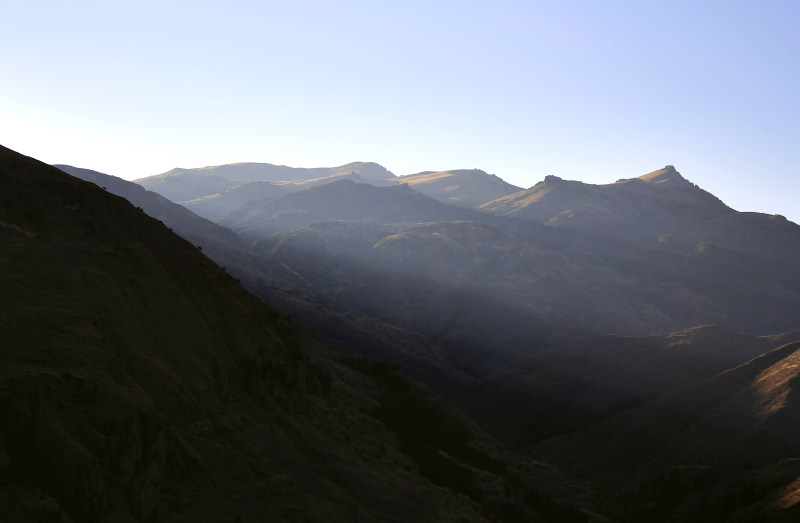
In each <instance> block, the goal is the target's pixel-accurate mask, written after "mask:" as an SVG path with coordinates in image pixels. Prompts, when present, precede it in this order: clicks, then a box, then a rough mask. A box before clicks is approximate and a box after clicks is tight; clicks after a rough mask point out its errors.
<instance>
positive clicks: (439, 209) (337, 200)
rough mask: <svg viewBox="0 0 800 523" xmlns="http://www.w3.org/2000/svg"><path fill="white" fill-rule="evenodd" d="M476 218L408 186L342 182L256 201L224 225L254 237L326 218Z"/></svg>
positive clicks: (406, 221)
mask: <svg viewBox="0 0 800 523" xmlns="http://www.w3.org/2000/svg"><path fill="white" fill-rule="evenodd" d="M477 216H479V215H478V213H476V212H474V211H469V210H467V209H459V208H455V207H452V206H449V205H445V204H443V203H440V202H438V201H436V200H434V199H432V198H429V197H427V196H424V195H422V194H420V193H418V192H416V191H414V190H412V189H410V188H409V187H408V186H407V185H401V186H398V187H374V186H372V185H369V184H364V183H355V182H353V181H350V180H341V181H338V182H333V183H329V184H325V185H321V186H318V187H313V188H310V189H306V190H303V191H298V192H294V193H291V194H287V195H285V196H282V197H280V198H275V199H273V200H270V201H267V202H251V203H250V204H247V205H245V206H243V207H240V208H238V209H235V210H233V211H231V212H229V213H228V214H226V215H225V216H224V217H223V218H222V219H221V220H220V221H219V223H220V224H221V225H224V226H226V227H229V228H231V229H233V230H234V231H236V232H237V233H239V234H240V235H241V236H242V237H244V238H246V239H251V240H254V239H257V238H262V237H264V236H267V235H269V234H273V233H276V232H283V231H287V230H291V229H298V228H301V227H305V226H307V225H310V224H312V223H315V222H320V221H325V220H346V221H354V222H367V221H371V222H376V223H383V224H416V223H425V222H434V221H445V220H447V221H450V220H464V219H470V218H473V217H477Z"/></svg>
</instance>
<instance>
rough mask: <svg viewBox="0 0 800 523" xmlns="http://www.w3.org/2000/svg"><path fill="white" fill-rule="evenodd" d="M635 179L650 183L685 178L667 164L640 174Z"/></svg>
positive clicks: (684, 179) (682, 179)
mask: <svg viewBox="0 0 800 523" xmlns="http://www.w3.org/2000/svg"><path fill="white" fill-rule="evenodd" d="M636 179H638V180H642V181H645V182H650V183H664V182H668V181H683V182H685V181H686V178H684V177H683V176H681V173H679V172H678V171H677V170H676V169H675V167H674V166H672V165H667V166H665V167H664V168H663V169H659V170H657V171H653V172H651V173H647V174H643V175H642V176H639V177H638V178H636Z"/></svg>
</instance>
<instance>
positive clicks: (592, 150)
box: [0, 0, 800, 222]
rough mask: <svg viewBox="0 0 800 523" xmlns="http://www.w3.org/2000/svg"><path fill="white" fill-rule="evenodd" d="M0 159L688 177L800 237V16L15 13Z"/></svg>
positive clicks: (357, 9) (551, 5) (193, 5)
mask: <svg viewBox="0 0 800 523" xmlns="http://www.w3.org/2000/svg"><path fill="white" fill-rule="evenodd" d="M4 3H5V5H4V7H3V13H4V23H3V31H2V32H0V46H1V47H0V49H2V52H0V79H1V81H0V143H1V144H3V145H5V146H7V147H10V148H12V149H15V150H17V151H19V152H22V153H24V154H27V155H29V156H34V157H36V158H39V159H41V160H43V161H46V162H49V163H69V164H72V165H76V166H79V167H86V168H90V169H95V170H99V171H102V172H106V173H108V174H113V175H117V176H120V177H123V178H127V179H133V178H138V177H143V176H149V175H152V174H157V173H160V172H164V171H166V170H168V169H170V168H172V167H177V166H180V167H200V166H205V165H214V164H221V163H231V162H241V161H261V162H269V163H278V164H287V165H292V166H301V167H314V166H333V165H340V164H343V163H347V162H351V161H375V162H378V163H381V164H382V165H384V166H385V167H387V168H388V169H389V170H391V171H392V172H394V173H395V174H409V173H413V172H418V171H422V170H442V169H455V168H475V167H477V168H481V169H483V170H486V171H488V172H490V173H494V174H497V175H498V176H500V177H502V178H504V179H506V180H507V181H509V182H511V183H514V184H516V185H520V186H523V187H528V186H530V185H533V184H534V183H536V182H537V181H539V180H541V179H543V178H544V176H545V175H547V174H554V175H557V176H560V177H562V178H567V179H576V180H582V181H585V182H589V183H609V182H613V181H615V180H617V179H619V178H630V177H634V176H638V175H640V174H644V173H646V172H649V171H652V170H655V169H658V168H661V167H663V166H664V165H666V164H674V165H675V166H676V167H677V168H678V170H679V171H681V173H682V174H683V175H684V176H685V177H687V178H688V179H690V180H691V181H693V182H695V183H697V184H698V185H700V186H701V187H703V188H705V189H707V190H709V191H711V192H713V193H714V194H716V195H717V196H719V197H721V198H722V199H723V200H724V201H725V202H726V203H728V204H729V205H731V206H733V207H734V208H736V209H738V210H747V211H750V210H753V211H762V212H769V213H779V214H784V215H785V216H787V217H789V218H790V219H792V220H793V221H795V222H798V221H800V209H798V206H797V195H798V194H800V167H799V166H800V2H796V1H788V0H787V1H763V2H755V1H747V2H744V1H741V2H737V1H719V2H710V1H709V2H697V1H692V2H677V1H671V2H666V1H632V2H619V1H618V2H614V1H608V2H595V1H585V2H569V1H551V2H537V1H501V0H496V1H481V2H475V1H464V0H459V1H450V0H448V1H437V0H427V1H424V2H417V1H408V0H406V1H399V0H398V1H391V2H390V1H381V0H370V1H346V0H340V1H333V0H332V1H327V2H320V1H302V0H293V1H288V0H287V1H280V2H277V1H272V2H271V1H243V0H235V1H227V2H222V1H220V2H208V1H196V0H195V1H191V2H189V1H187V2H183V1H173V2H169V1H164V2H150V1H114V0H106V1H102V2H80V1H77V2H63V1H49V2H39V1H35V0H28V1H25V2H22V1H19V2H4Z"/></svg>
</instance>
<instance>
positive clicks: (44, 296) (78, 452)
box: [0, 148, 568, 521]
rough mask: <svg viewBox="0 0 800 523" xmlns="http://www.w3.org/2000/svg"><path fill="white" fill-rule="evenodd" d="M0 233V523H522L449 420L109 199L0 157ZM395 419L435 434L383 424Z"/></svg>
mask: <svg viewBox="0 0 800 523" xmlns="http://www.w3.org/2000/svg"><path fill="white" fill-rule="evenodd" d="M0 238H2V242H3V246H4V249H3V253H2V256H0V271H1V272H0V274H2V280H3V281H2V288H3V293H2V294H1V295H0V299H1V300H2V308H0V310H1V311H2V313H0V331H2V332H3V339H2V343H0V363H2V364H0V517H2V519H3V520H8V521H31V520H36V521H45V520H47V521H70V520H71V521H133V520H139V521H145V520H147V521H155V520H169V521H220V520H221V521H234V520H241V521H265V520H266V521H297V520H317V521H322V520H324V521H352V520H354V519H358V520H369V521H398V520H400V521H462V520H467V521H483V520H485V519H486V518H496V517H498V516H497V514H498V512H496V510H499V509H498V507H506V509H502V510H510V509H511V508H513V509H514V511H513V513H514V514H517V515H518V516H519V517H522V518H528V519H533V520H536V519H537V518H536V515H535V513H534V509H535V507H533V506H531V505H520V506H517V505H514V506H513V507H509V506H507V505H508V502H504V501H503V495H502V488H503V487H502V486H503V484H504V482H505V481H507V478H504V475H505V474H511V473H512V469H511V468H506V467H509V466H511V465H510V464H511V462H510V461H504V460H503V458H502V455H501V454H500V453H498V451H497V450H492V445H493V443H492V442H491V440H490V439H488V438H487V437H486V436H484V435H481V433H480V432H479V431H477V430H476V429H474V428H472V427H471V425H470V424H469V422H468V421H466V420H465V419H463V416H460V415H459V414H458V413H456V412H453V411H452V410H448V407H446V405H444V404H442V403H441V402H439V401H438V400H435V399H433V398H431V397H430V395H429V394H427V393H426V392H425V391H424V390H422V389H420V388H419V387H417V386H416V385H414V384H413V383H410V382H408V381H407V380H404V379H403V378H402V377H400V376H395V377H392V376H391V373H389V374H387V372H386V371H380V372H377V371H375V369H372V368H370V367H369V366H367V367H366V368H360V367H359V365H361V364H359V363H357V362H358V361H360V360H353V358H352V357H351V356H347V355H346V354H343V353H340V352H338V351H334V350H332V349H330V348H328V347H326V346H325V345H323V344H322V343H321V342H320V341H319V340H318V339H317V338H315V337H314V336H311V335H310V334H309V333H307V332H305V331H303V330H301V329H299V328H298V327H296V326H295V325H294V324H293V323H292V322H291V321H290V320H289V319H288V318H287V317H286V316H284V315H283V314H281V313H278V312H277V311H275V310H274V309H272V308H270V307H269V306H267V305H266V304H264V303H263V302H262V301H261V300H259V299H257V298H255V297H254V296H252V295H251V294H249V293H247V292H245V291H244V290H243V289H242V288H241V287H240V286H239V285H238V284H237V283H236V282H235V280H233V278H232V277H230V276H229V275H227V274H226V273H225V272H224V271H223V270H221V269H220V268H219V267H217V266H216V265H214V264H213V263H212V262H211V261H209V260H208V259H207V258H205V257H203V256H201V255H200V253H199V252H198V251H197V249H196V248H195V247H194V246H192V245H191V244H189V243H188V242H185V241H183V240H181V239H179V238H177V237H176V236H175V235H174V234H172V233H171V232H170V231H169V230H168V229H167V228H166V227H165V226H164V225H162V224H161V223H159V222H158V221H156V220H153V219H151V218H149V217H147V216H146V215H144V213H142V212H141V211H139V210H137V209H135V208H133V207H132V206H131V205H130V204H129V203H128V202H127V201H125V200H123V199H122V198H119V197H116V196H113V195H111V194H109V193H108V192H106V191H104V190H102V189H101V188H99V187H97V186H95V185H94V184H90V183H86V182H83V181H80V180H77V179H75V178H73V177H71V176H68V175H66V174H65V173H63V172H61V171H58V170H56V169H54V168H51V167H49V166H46V165H44V164H42V163H40V162H37V161H35V160H32V159H29V158H26V157H23V156H20V155H18V154H16V153H13V152H12V151H9V150H8V149H5V148H0ZM353 361H356V363H353ZM361 367H363V365H361ZM398 383H400V384H405V385H398ZM409 404H410V405H412V406H413V405H415V406H416V408H417V409H422V408H424V409H428V410H429V412H431V413H432V417H433V418H434V419H438V420H441V421H442V424H441V425H440V426H438V428H433V432H427V433H426V432H424V430H422V429H421V428H419V427H418V426H417V427H401V426H399V425H398V424H397V422H396V421H395V420H396V419H398V416H402V415H405V414H404V411H403V408H404V407H403V406H404V405H409ZM431 409H432V410H431ZM446 428H449V430H448V431H445V429H446ZM445 433H447V434H451V435H457V436H456V438H455V439H453V438H452V436H451V437H450V439H447V438H444V437H443V436H442V434H445ZM401 440H402V441H403V442H404V443H403V444H402V445H401ZM495 448H496V447H495ZM443 452H445V454H443ZM443 456H449V457H443ZM525 467H529V466H528V465H523V466H521V467H520V466H516V465H514V468H513V474H515V477H517V475H519V474H522V475H523V477H527V478H532V477H534V476H537V475H538V476H542V477H543V476H544V475H550V477H551V478H552V477H555V476H554V475H553V473H551V472H549V469H548V470H544V468H542V467H539V469H538V471H536V470H533V469H531V468H530V467H533V465H530V467H529V468H525ZM526 471H527V472H526ZM564 484H566V483H564ZM528 485H530V483H528ZM526 488H528V487H526ZM456 491H457V492H458V493H456ZM498 492H499V493H500V494H499V495H498ZM536 492H538V491H536ZM562 495H563V492H562ZM547 499H549V500H550V503H551V504H552V503H553V502H552V499H551V498H549V497H547ZM493 500H494V501H493ZM482 502H483V503H484V505H481V504H480V503H482ZM498 503H499V504H498ZM503 503H505V504H503ZM563 510H568V509H566V508H564V509H563ZM492 511H495V512H492Z"/></svg>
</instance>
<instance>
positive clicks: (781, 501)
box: [539, 342, 800, 521]
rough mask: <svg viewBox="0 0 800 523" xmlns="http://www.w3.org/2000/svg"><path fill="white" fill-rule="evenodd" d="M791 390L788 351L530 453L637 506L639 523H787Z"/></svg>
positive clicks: (793, 450)
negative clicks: (594, 481) (561, 464)
mask: <svg viewBox="0 0 800 523" xmlns="http://www.w3.org/2000/svg"><path fill="white" fill-rule="evenodd" d="M799 385H800V343H798V342H794V343H790V344H788V345H784V346H782V347H780V348H776V349H774V350H772V351H770V352H767V353H765V354H763V355H761V356H759V357H757V358H755V359H753V360H751V361H749V362H747V363H744V364H742V365H739V366H737V367H735V368H733V369H730V370H727V371H725V372H722V373H720V374H717V375H716V376H713V377H711V378H709V379H707V380H705V381H700V382H697V383H694V384H692V385H689V386H686V387H684V388H681V389H678V390H676V391H674V392H671V393H669V394H666V395H663V396H661V397H659V398H657V399H655V400H653V401H650V402H647V403H645V404H643V405H641V406H638V407H636V408H632V409H630V410H627V411H625V412H622V413H620V414H617V415H615V416H612V417H610V418H608V419H607V420H605V421H603V422H601V423H598V424H596V425H593V426H591V427H589V428H587V429H584V430H582V431H579V432H578V433H576V434H574V435H571V436H567V437H564V438H560V439H554V440H551V441H548V442H546V443H543V444H542V445H541V446H540V448H539V452H540V453H541V454H542V455H545V456H551V457H557V456H558V458H557V461H563V458H564V457H565V456H569V462H570V463H571V464H572V467H573V468H575V469H576V470H580V471H581V472H582V473H583V474H585V475H587V476H592V477H595V478H596V479H598V480H599V481H602V482H604V483H605V484H607V485H608V487H609V488H610V489H612V490H617V492H619V493H620V495H627V496H629V499H631V500H637V501H636V502H634V503H631V510H632V511H633V513H634V514H636V516H635V517H636V518H638V520H640V521H644V520H647V521H657V520H662V519H666V518H670V520H677V521H723V520H724V521H773V520H774V521H796V520H797V518H798V516H800V504H799V503H798V500H799V499H798V498H800V491H798V484H797V481H796V480H797V478H798V477H800V461H799V460H798V459H797V456H798V455H800V439H798V437H797V435H798V434H800V401H798V397H800V394H798V386H799ZM787 510H788V512H787Z"/></svg>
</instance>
